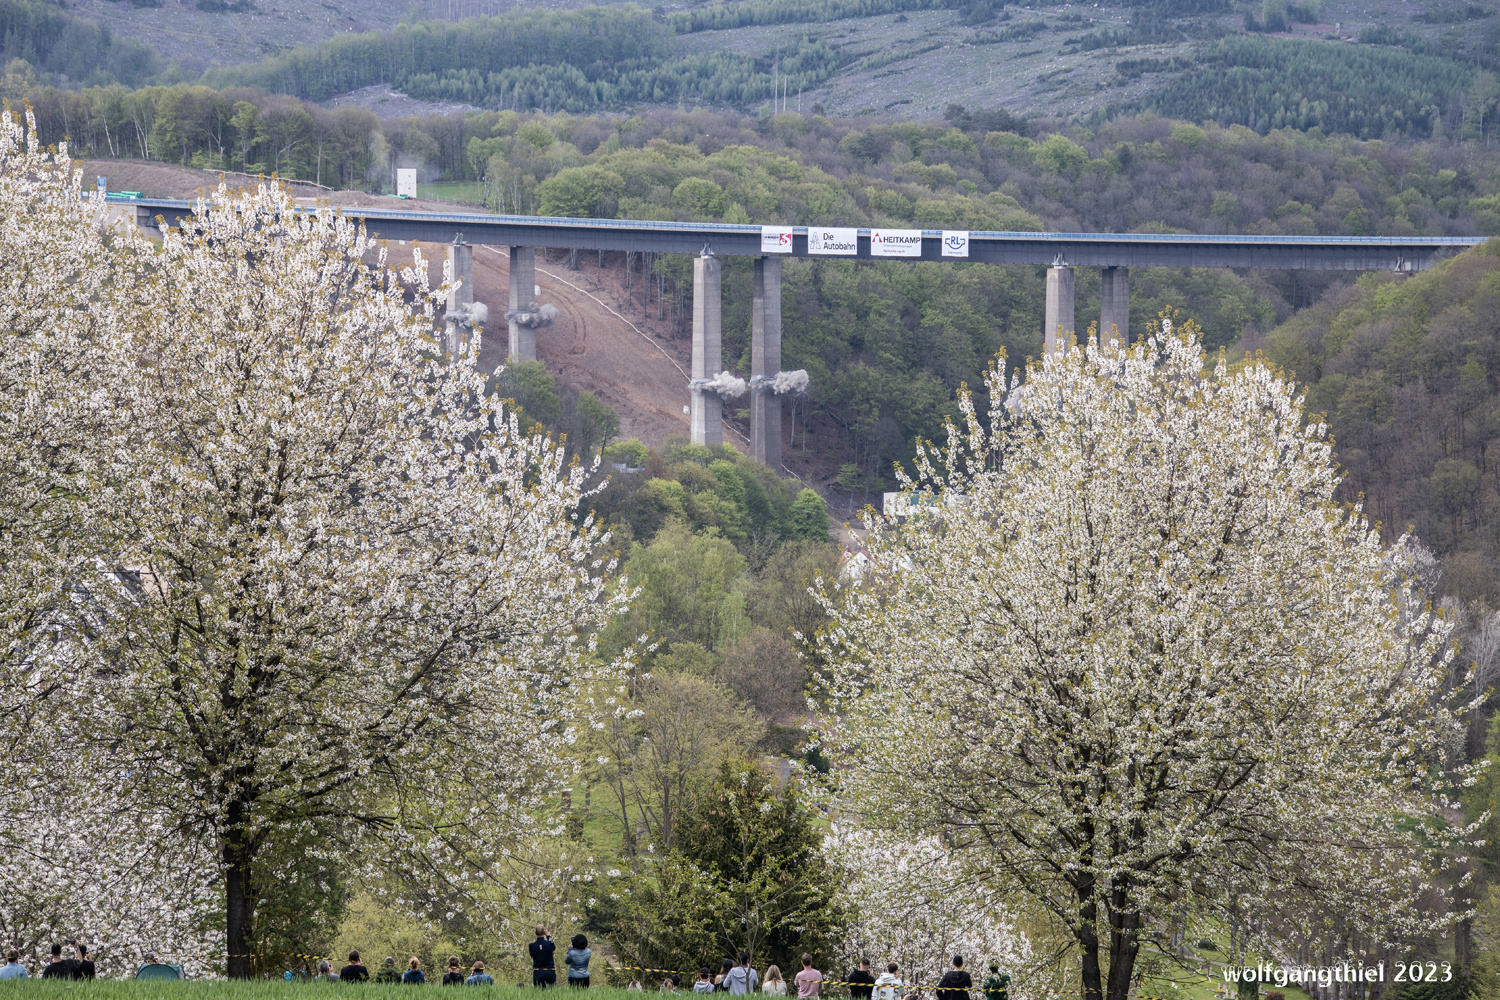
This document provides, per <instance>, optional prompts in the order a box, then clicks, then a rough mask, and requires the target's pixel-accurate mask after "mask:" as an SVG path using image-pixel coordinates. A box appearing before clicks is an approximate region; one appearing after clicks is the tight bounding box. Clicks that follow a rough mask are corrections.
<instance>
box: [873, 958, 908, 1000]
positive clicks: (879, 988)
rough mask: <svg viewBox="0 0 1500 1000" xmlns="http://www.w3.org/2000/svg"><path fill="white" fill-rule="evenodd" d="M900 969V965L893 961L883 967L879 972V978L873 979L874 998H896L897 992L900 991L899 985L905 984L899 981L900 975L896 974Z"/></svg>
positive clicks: (878, 999)
mask: <svg viewBox="0 0 1500 1000" xmlns="http://www.w3.org/2000/svg"><path fill="white" fill-rule="evenodd" d="M900 971H901V967H900V966H899V965H897V964H896V963H895V962H892V963H890V964H889V965H887V966H886V967H885V971H884V972H882V973H881V974H880V978H878V979H876V980H875V1000H896V996H897V994H899V993H900V992H901V987H902V986H903V985H905V984H904V983H902V982H901V977H900V976H899V975H897V973H898V972H900Z"/></svg>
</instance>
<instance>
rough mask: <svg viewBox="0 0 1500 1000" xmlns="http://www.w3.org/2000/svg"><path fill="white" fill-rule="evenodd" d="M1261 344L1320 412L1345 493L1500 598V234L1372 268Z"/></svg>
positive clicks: (1473, 594) (1453, 584) (1462, 579)
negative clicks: (1434, 262)
mask: <svg viewBox="0 0 1500 1000" xmlns="http://www.w3.org/2000/svg"><path fill="white" fill-rule="evenodd" d="M1266 353H1267V355H1268V356H1269V357H1270V358H1271V359H1272V360H1273V361H1275V362H1276V363H1277V364H1278V365H1281V366H1282V367H1284V368H1285V369H1287V370H1288V371H1290V372H1294V373H1295V374H1296V377H1297V379H1298V381H1300V382H1302V383H1304V384H1305V385H1306V386H1307V399H1308V406H1309V408H1310V409H1312V410H1313V411H1321V412H1323V413H1325V414H1326V415H1327V419H1328V422H1329V424H1330V425H1331V426H1332V428H1333V433H1334V438H1335V441H1336V443H1337V451H1338V457H1339V461H1340V463H1341V464H1342V465H1343V467H1344V470H1345V479H1344V482H1343V486H1342V487H1341V490H1342V492H1343V496H1344V498H1345V499H1347V500H1350V501H1353V500H1357V499H1359V498H1360V497H1362V496H1363V497H1364V498H1365V507H1366V509H1367V510H1368V511H1369V512H1370V514H1371V515H1372V516H1373V517H1375V518H1377V519H1379V520H1380V521H1382V522H1383V523H1384V524H1385V527H1386V531H1387V533H1388V534H1390V535H1392V536H1394V535H1397V534H1399V533H1401V532H1402V531H1405V530H1407V528H1408V527H1410V528H1411V529H1413V530H1414V531H1415V532H1416V534H1417V536H1418V537H1419V538H1421V540H1422V541H1423V542H1424V543H1425V544H1426V545H1427V546H1429V547H1430V548H1431V549H1432V550H1433V551H1434V552H1436V553H1437V554H1439V555H1440V556H1442V557H1444V566H1443V586H1444V588H1445V590H1447V591H1448V592H1450V593H1454V594H1457V595H1460V596H1463V597H1465V598H1469V599H1474V598H1481V599H1483V600H1484V601H1485V602H1486V603H1487V604H1488V605H1489V607H1491V608H1493V607H1494V606H1495V605H1496V604H1497V603H1500V463H1497V462H1496V461H1495V459H1496V456H1495V455H1493V454H1491V453H1490V447H1491V445H1492V444H1493V443H1494V442H1495V440H1496V438H1497V436H1500V378H1497V376H1500V241H1496V240H1491V241H1490V242H1488V243H1486V244H1485V245H1484V246H1483V247H1480V248H1478V249H1475V250H1473V251H1470V252H1469V253H1466V254H1463V255H1461V256H1459V257H1457V258H1455V259H1453V260H1451V261H1448V262H1445V263H1443V264H1441V265H1439V266H1438V267H1436V268H1434V269H1433V270H1431V271H1428V272H1426V273H1423V274H1417V275H1412V276H1410V277H1399V276H1395V275H1384V274H1380V275H1376V274H1371V275H1366V276H1365V277H1363V278H1361V279H1360V280H1359V281H1358V283H1356V284H1355V285H1353V286H1351V287H1347V288H1344V289H1341V290H1339V291H1337V292H1335V293H1333V294H1331V295H1329V296H1328V298H1327V299H1326V300H1325V301H1323V302H1320V303H1318V304H1317V305H1315V306H1313V307H1312V308H1310V309H1306V310H1304V311H1302V312H1301V313H1299V314H1298V315H1297V316H1295V317H1294V318H1293V319H1292V320H1291V321H1290V322H1288V323H1286V324H1285V325H1283V326H1281V327H1279V328H1277V329H1276V330H1275V331H1274V332H1273V333H1272V334H1271V335H1270V338H1269V339H1268V341H1267V347H1266Z"/></svg>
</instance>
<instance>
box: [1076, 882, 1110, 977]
mask: <svg viewBox="0 0 1500 1000" xmlns="http://www.w3.org/2000/svg"><path fill="white" fill-rule="evenodd" d="M1075 889H1076V891H1077V893H1078V927H1077V929H1076V930H1074V932H1073V935H1074V937H1076V938H1077V939H1078V947H1079V951H1080V952H1081V955H1080V964H1081V968H1080V970H1079V971H1080V973H1081V975H1082V981H1081V982H1080V983H1079V986H1080V987H1081V989H1082V991H1083V993H1082V1000H1102V998H1103V996H1104V979H1103V977H1102V976H1101V975H1100V972H1099V935H1098V933H1097V932H1096V931H1095V930H1094V927H1095V924H1094V921H1095V919H1096V918H1097V916H1098V913H1099V909H1098V904H1097V903H1096V902H1095V901H1094V881H1093V879H1092V878H1090V879H1089V881H1088V882H1086V883H1084V884H1082V885H1077V886H1075Z"/></svg>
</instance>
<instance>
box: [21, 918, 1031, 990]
mask: <svg viewBox="0 0 1500 1000" xmlns="http://www.w3.org/2000/svg"><path fill="white" fill-rule="evenodd" d="M569 944H570V946H569V948H568V950H567V951H566V952H564V954H563V965H564V966H565V967H566V970H567V975H566V979H567V983H568V985H569V986H574V987H587V986H588V985H589V981H590V980H589V962H590V961H591V960H592V958H593V952H592V951H591V950H590V949H589V941H588V938H586V937H584V936H583V935H582V934H575V935H573V939H572V941H571V942H570V943H569ZM67 945H68V947H69V948H71V949H72V956H70V957H64V956H63V946H62V945H58V944H55V945H53V946H52V961H51V962H50V963H49V964H48V965H47V966H46V967H45V968H43V969H42V978H43V979H93V978H94V963H93V962H91V961H89V957H88V948H87V947H85V946H84V945H83V944H82V943H81V942H77V941H68V942H67ZM528 951H529V952H530V954H531V985H533V986H536V987H551V986H556V985H557V973H558V969H557V959H556V955H557V946H556V945H555V944H553V943H552V935H550V934H549V933H547V928H546V927H543V926H541V925H538V926H537V928H536V940H534V941H532V942H531V945H530V946H529V948H528ZM162 970H165V971H162ZM641 971H645V970H641ZM658 971H660V970H658ZM136 975H137V978H142V979H146V978H173V979H180V978H182V970H181V968H180V967H179V966H175V965H168V964H164V963H160V962H158V961H157V960H156V956H154V955H150V954H148V955H146V961H145V964H143V965H142V966H141V967H140V969H139V970H137V973H136ZM293 975H294V974H293V973H290V972H289V973H287V977H288V978H291V977H293ZM27 978H29V975H28V973H27V971H26V967H25V966H24V965H22V964H21V963H20V956H19V954H18V953H17V952H16V951H15V949H11V951H9V952H8V953H7V954H6V964H5V965H4V966H0V980H4V979H27ZM316 978H317V979H318V980H321V981H324V982H336V983H337V982H343V983H365V982H371V981H373V982H376V983H404V984H406V985H421V984H424V983H426V982H427V974H426V973H425V972H423V971H422V963H421V961H420V960H419V959H417V958H416V957H415V956H413V957H412V958H410V959H408V960H407V963H406V968H405V969H398V968H397V967H396V958H395V956H394V955H390V956H387V957H386V959H385V962H384V963H383V964H382V965H381V966H380V967H379V968H378V969H377V970H376V971H375V974H374V975H371V974H370V970H369V969H368V968H367V967H366V966H365V964H364V963H363V962H362V961H360V957H359V952H357V951H351V952H350V953H349V964H347V965H345V966H344V967H343V968H341V969H339V970H338V972H334V971H333V964H332V963H331V962H329V961H328V960H327V959H324V960H322V961H320V962H318V973H317V977H316ZM441 981H442V985H444V986H493V985H494V984H495V980H494V978H493V977H491V976H490V974H489V973H487V972H486V971H485V968H484V962H483V961H476V962H474V963H473V964H472V965H470V966H469V968H468V969H464V968H463V967H462V965H461V963H460V962H459V960H458V956H457V955H453V956H451V957H450V958H449V959H448V968H447V970H446V971H445V972H444V973H443V977H442V980H441ZM834 983H837V985H842V986H847V987H848V988H849V996H850V998H851V1000H920V994H919V993H916V992H907V990H909V989H912V987H910V986H909V985H908V984H907V983H905V982H904V981H903V980H902V978H901V969H900V967H899V966H898V965H897V964H896V963H895V962H891V963H890V964H888V965H887V966H886V967H885V971H884V972H882V973H880V975H879V976H876V975H875V974H874V973H873V972H871V970H870V962H869V960H863V961H861V962H860V963H859V967H858V968H856V969H854V970H853V971H852V972H850V973H849V974H848V976H847V977H846V978H845V979H844V980H842V981H835V980H831V979H829V978H828V977H826V976H824V975H823V973H821V972H819V971H818V970H817V969H815V968H814V967H813V957H812V956H811V955H807V954H804V955H803V956H802V970H801V971H800V972H798V973H797V974H796V975H794V976H793V977H792V979H791V983H790V984H788V982H787V980H786V979H785V978H784V977H783V975H782V972H781V969H780V968H778V967H777V966H774V965H772V966H769V967H768V968H767V969H766V975H765V978H764V979H762V978H761V976H760V974H759V973H758V972H756V971H755V969H754V968H752V967H751V965H750V956H749V955H748V954H747V953H745V952H740V954H739V956H738V960H731V959H727V958H726V959H725V960H724V962H723V964H722V965H721V966H720V968H719V971H718V973H717V974H715V973H713V972H712V971H711V970H710V969H708V968H707V967H704V968H701V969H699V970H698V977H697V979H696V980H695V981H694V982H693V983H692V985H691V991H692V992H693V993H728V994H730V995H732V996H748V995H749V994H752V993H757V992H758V993H761V994H764V995H766V996H774V997H785V996H789V995H791V993H790V991H791V989H793V988H795V990H796V996H797V997H798V1000H818V995H819V992H820V991H821V990H822V988H823V987H824V986H825V985H830V984H834ZM517 985H522V984H517ZM628 988H629V989H632V990H644V989H645V985H644V983H643V981H642V980H641V979H640V978H635V979H632V980H631V982H630V985H629V987H628ZM974 988H975V984H974V980H973V977H971V976H970V975H969V973H968V970H966V969H965V968H964V959H963V956H962V955H954V956H953V967H952V968H951V969H949V970H948V971H947V972H946V973H944V974H943V978H942V979H941V980H939V981H938V984H937V987H936V993H937V996H936V1000H971V997H970V991H971V990H973V989H974ZM979 988H980V989H981V990H982V991H983V993H984V1000H1009V989H1010V976H1008V975H1007V974H1005V973H1003V972H1001V971H1000V967H999V965H998V964H992V965H990V973H989V975H988V976H987V977H985V980H984V983H983V984H982V985H981V986H980V987H979ZM682 991H683V982H682V975H681V974H680V973H676V972H673V973H669V974H668V975H667V977H666V978H665V979H663V980H662V982H661V986H660V987H659V992H662V993H678V992H682Z"/></svg>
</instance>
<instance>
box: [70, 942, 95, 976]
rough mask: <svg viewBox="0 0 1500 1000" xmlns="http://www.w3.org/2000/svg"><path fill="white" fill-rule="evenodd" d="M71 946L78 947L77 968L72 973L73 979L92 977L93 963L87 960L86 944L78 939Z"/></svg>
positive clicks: (87, 950)
mask: <svg viewBox="0 0 1500 1000" xmlns="http://www.w3.org/2000/svg"><path fill="white" fill-rule="evenodd" d="M73 947H75V948H77V949H78V969H77V971H75V972H74V973H73V978H74V979H93V978H94V963H93V962H91V961H89V949H88V945H86V944H84V943H83V942H82V941H79V942H78V943H77V944H75V945H73Z"/></svg>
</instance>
